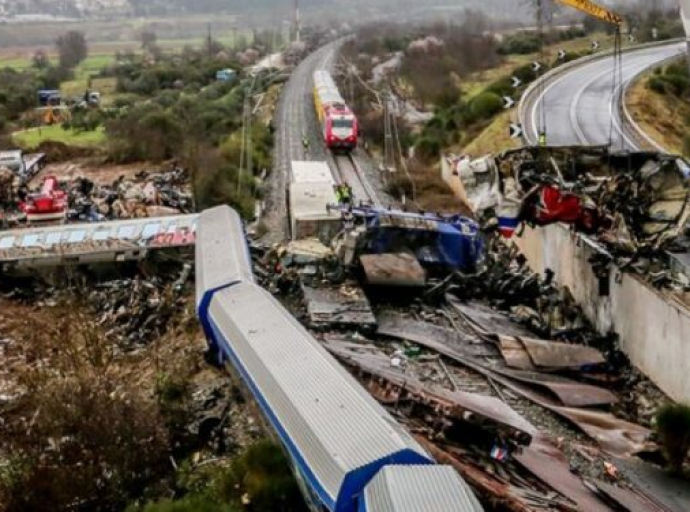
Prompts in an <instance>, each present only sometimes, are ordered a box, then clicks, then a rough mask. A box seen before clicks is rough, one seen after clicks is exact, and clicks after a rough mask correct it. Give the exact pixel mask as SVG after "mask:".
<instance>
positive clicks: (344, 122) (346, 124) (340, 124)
mask: <svg viewBox="0 0 690 512" xmlns="http://www.w3.org/2000/svg"><path fill="white" fill-rule="evenodd" d="M352 125H353V122H352V119H334V120H333V124H332V126H333V128H352Z"/></svg>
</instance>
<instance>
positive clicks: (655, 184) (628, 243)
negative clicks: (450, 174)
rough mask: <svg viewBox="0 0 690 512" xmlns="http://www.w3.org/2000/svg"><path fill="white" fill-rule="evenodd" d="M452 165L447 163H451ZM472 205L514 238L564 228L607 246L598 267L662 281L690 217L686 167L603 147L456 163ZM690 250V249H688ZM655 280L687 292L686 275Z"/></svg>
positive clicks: (528, 150)
mask: <svg viewBox="0 0 690 512" xmlns="http://www.w3.org/2000/svg"><path fill="white" fill-rule="evenodd" d="M446 163H447V164H448V163H449V162H448V161H446ZM450 167H451V168H452V169H454V174H455V175H456V176H457V177H458V178H459V180H460V182H461V187H462V190H463V192H464V194H465V199H466V202H467V203H468V205H469V206H470V207H471V208H472V210H473V211H474V212H475V214H476V215H477V217H479V218H481V219H483V221H484V223H485V226H492V225H493V226H496V227H498V229H499V230H500V232H501V233H502V234H503V235H504V236H506V237H510V236H512V235H513V233H514V232H515V231H516V230H517V229H518V228H519V227H520V225H521V224H525V225H528V226H532V227H535V226H546V225H549V224H554V223H564V224H568V225H571V226H573V229H575V230H576V231H578V232H580V233H583V234H585V235H588V236H590V237H592V238H593V239H595V240H596V241H597V242H599V243H600V244H601V245H602V250H601V251H600V256H599V257H598V259H597V261H595V262H593V263H594V264H595V265H597V266H598V267H600V268H603V267H605V266H606V265H608V264H609V263H610V262H612V261H615V263H616V264H617V265H618V266H619V267H620V268H621V269H622V270H624V271H631V272H637V273H640V274H647V275H651V276H652V277H654V276H656V275H657V274H658V273H659V272H661V271H662V270H665V269H667V268H668V264H667V257H666V251H667V250H668V249H670V248H672V247H673V246H674V245H678V243H679V242H680V241H681V236H682V235H683V234H684V229H685V228H686V226H687V223H688V219H689V218H690V208H688V201H689V198H690V187H689V185H688V178H687V172H688V169H689V168H688V164H687V163H686V162H685V161H684V160H682V159H681V158H679V157H676V156H670V155H664V154H660V153H650V152H639V153H611V152H610V151H609V149H608V148H603V147H602V148H600V147H588V148H583V147H549V148H543V147H525V148H521V149H517V150H513V151H508V152H505V153H502V154H500V155H497V156H493V155H492V156H487V157H484V158H481V159H478V160H474V161H472V160H470V159H469V158H466V157H461V158H451V159H450ZM689 248H690V246H689ZM659 277H660V278H659V279H653V281H654V282H655V284H656V285H658V286H660V287H668V288H674V289H678V290H684V289H688V288H690V280H689V279H688V278H687V277H686V276H685V275H683V274H682V273H676V274H675V275H673V276H669V274H668V273H665V274H664V276H659Z"/></svg>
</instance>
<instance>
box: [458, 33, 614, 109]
mask: <svg viewBox="0 0 690 512" xmlns="http://www.w3.org/2000/svg"><path fill="white" fill-rule="evenodd" d="M595 39H596V40H597V41H599V44H600V48H599V52H600V53H601V52H604V51H606V50H609V49H611V48H613V36H608V35H606V34H595V35H590V36H587V37H581V38H577V39H572V40H570V41H563V42H560V43H556V44H552V45H549V46H547V47H546V49H545V51H544V60H545V61H546V62H547V63H551V62H554V61H555V60H556V59H557V57H558V50H565V51H566V52H568V53H580V52H585V51H587V50H589V49H590V48H591V44H592V41H594V40H595ZM627 44H628V43H625V42H624V43H623V45H624V46H625V45H627ZM540 59H541V55H540V54H539V53H531V54H527V55H508V56H507V57H506V59H505V60H504V62H503V63H502V64H501V65H500V66H497V67H495V68H492V69H489V70H486V71H480V72H477V73H473V74H472V75H470V76H469V77H467V78H466V79H465V80H463V82H462V89H463V92H464V93H465V95H466V97H467V98H468V99H471V98H472V97H473V96H475V95H476V94H479V93H480V92H481V91H482V89H484V88H485V87H486V86H488V85H489V84H491V83H492V82H495V81H496V80H499V79H501V78H503V77H505V76H508V75H509V74H510V73H512V71H513V70H514V69H515V68H517V67H519V66H523V65H525V64H529V63H530V62H534V61H535V60H540Z"/></svg>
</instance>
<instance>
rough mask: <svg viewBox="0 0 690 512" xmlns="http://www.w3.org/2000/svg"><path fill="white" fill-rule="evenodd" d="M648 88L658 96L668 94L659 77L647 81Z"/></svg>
mask: <svg viewBox="0 0 690 512" xmlns="http://www.w3.org/2000/svg"><path fill="white" fill-rule="evenodd" d="M647 87H648V88H649V89H650V90H652V91H654V92H656V93H658V94H666V86H665V85H664V81H663V79H662V78H661V77H659V76H656V75H655V76H652V77H650V78H649V80H648V81H647Z"/></svg>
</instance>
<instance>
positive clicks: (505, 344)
mask: <svg viewBox="0 0 690 512" xmlns="http://www.w3.org/2000/svg"><path fill="white" fill-rule="evenodd" d="M498 347H499V349H500V350H501V355H502V356H503V359H504V360H505V362H506V364H507V365H508V366H509V367H511V368H517V369H518V370H529V371H533V370H536V367H535V366H534V364H533V363H532V359H531V358H530V357H529V354H528V353H527V350H525V346H524V345H523V344H522V342H521V341H520V338H516V337H515V336H503V335H500V334H499V335H498Z"/></svg>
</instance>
